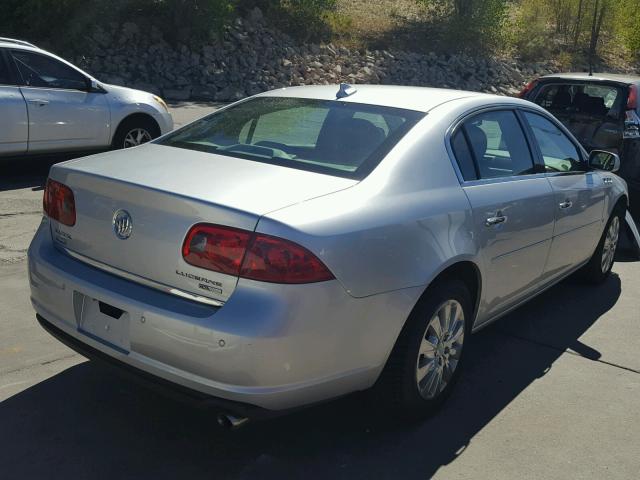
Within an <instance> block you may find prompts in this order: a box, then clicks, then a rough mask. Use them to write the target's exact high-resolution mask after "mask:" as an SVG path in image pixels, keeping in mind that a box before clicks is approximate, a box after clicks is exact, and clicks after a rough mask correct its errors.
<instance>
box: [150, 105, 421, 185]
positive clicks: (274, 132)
mask: <svg viewBox="0 0 640 480" xmlns="http://www.w3.org/2000/svg"><path fill="white" fill-rule="evenodd" d="M424 115H425V114H424V113H422V112H416V111H413V110H402V109H397V108H390V107H381V106H374V105H364V104H357V103H351V102H341V101H335V100H315V99H306V98H282V97H260V98H255V99H251V100H247V101H245V102H241V103H238V104H237V105H235V106H232V107H230V108H227V109H224V110H221V111H220V112H216V113H213V114H211V115H209V116H207V117H204V118H203V119H201V120H198V121H197V122H195V123H193V124H191V125H188V126H186V127H184V128H182V129H180V130H178V131H176V132H174V133H172V134H170V135H169V136H167V137H165V138H163V139H162V140H160V141H159V142H158V143H159V144H161V145H168V146H172V147H179V148H186V149H191V150H200V151H204V152H211V153H216V154H220V155H226V156H229V157H236V158H242V159H248V160H254V161H259V162H266V163H274V164H278V165H283V166H286V167H291V168H297V169H301V170H310V171H315V172H319V173H327V174H330V175H336V176H342V177H348V178H363V177H364V176H366V175H367V174H368V173H369V172H371V171H372V170H373V169H374V168H375V167H376V165H377V164H378V163H379V162H380V160H381V159H382V158H383V157H384V156H385V155H386V154H387V153H388V152H389V151H390V150H391V148H393V146H394V145H395V144H396V143H397V142H398V141H399V140H400V139H401V138H402V136H403V135H405V134H406V133H407V132H408V131H409V130H410V129H411V128H412V127H413V126H414V125H415V124H416V123H417V122H418V121H419V120H420V119H421V118H423V117H424Z"/></svg>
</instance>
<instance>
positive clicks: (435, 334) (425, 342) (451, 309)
mask: <svg viewBox="0 0 640 480" xmlns="http://www.w3.org/2000/svg"><path fill="white" fill-rule="evenodd" d="M471 318H472V306H471V295H470V293H469V290H468V288H467V286H466V285H465V284H464V283H463V282H461V281H459V280H455V279H451V280H444V281H441V282H439V283H438V284H436V285H434V286H432V287H430V288H429V290H428V291H427V292H426V293H425V295H424V296H423V298H422V299H421V300H420V302H419V304H418V305H417V306H416V308H415V309H414V311H413V312H412V313H411V316H410V317H409V319H408V320H407V324H406V325H405V327H404V329H403V330H402V333H401V334H400V336H399V338H398V340H397V342H396V345H395V347H394V349H393V352H392V353H391V356H390V358H389V361H388V362H387V365H386V367H385V370H384V372H383V373H382V376H381V378H380V381H379V382H378V385H377V389H378V395H379V396H380V397H381V400H382V401H383V403H384V404H386V405H390V406H391V407H392V409H393V410H395V412H396V413H399V414H401V415H402V416H403V417H419V416H422V415H424V414H427V413H430V412H431V411H433V410H434V409H435V408H437V407H438V406H439V405H440V404H441V403H442V402H443V401H444V400H445V399H446V398H447V396H448V395H449V394H450V393H451V390H452V389H453V386H454V385H455V383H456V381H457V379H458V377H459V375H460V370H461V367H462V361H463V358H464V357H463V355H464V346H465V344H466V343H467V342H468V340H469V333H470V332H469V325H470V322H471Z"/></svg>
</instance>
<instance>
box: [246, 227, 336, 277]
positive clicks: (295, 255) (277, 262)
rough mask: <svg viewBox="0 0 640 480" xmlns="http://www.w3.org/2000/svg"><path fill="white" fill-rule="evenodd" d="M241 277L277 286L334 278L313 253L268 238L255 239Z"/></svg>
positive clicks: (276, 239) (294, 244)
mask: <svg viewBox="0 0 640 480" xmlns="http://www.w3.org/2000/svg"><path fill="white" fill-rule="evenodd" d="M240 276H241V277H244V278H250V279H252V280H261V281H263V282H275V283H312V282H323V281H325V280H331V279H332V278H334V277H333V275H332V274H331V272H330V271H329V270H328V269H327V267H325V266H324V264H323V263H322V262H321V261H320V260H319V259H318V257H316V256H315V255H314V254H313V253H311V252H310V251H309V250H307V249H306V248H304V247H301V246H300V245H298V244H297V243H293V242H289V241H288V240H283V239H282V238H277V237H271V236H269V235H262V234H256V235H254V237H253V239H252V241H251V244H250V246H249V249H248V250H247V254H246V255H245V257H244V261H243V262H242V269H241V270H240Z"/></svg>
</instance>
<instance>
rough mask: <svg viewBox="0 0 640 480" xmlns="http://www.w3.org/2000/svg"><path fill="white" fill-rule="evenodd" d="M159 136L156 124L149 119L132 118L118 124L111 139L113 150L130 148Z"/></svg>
mask: <svg viewBox="0 0 640 480" xmlns="http://www.w3.org/2000/svg"><path fill="white" fill-rule="evenodd" d="M159 136H160V128H159V127H158V124H157V123H156V122H155V121H154V120H152V119H151V118H142V117H139V118H132V119H129V120H125V121H124V122H122V124H120V126H119V127H118V130H117V132H116V134H115V136H114V137H113V143H112V147H113V148H114V149H116V150H117V149H121V148H131V147H137V146H138V145H142V144H143V143H147V142H149V141H151V140H153V139H154V138H157V137H159Z"/></svg>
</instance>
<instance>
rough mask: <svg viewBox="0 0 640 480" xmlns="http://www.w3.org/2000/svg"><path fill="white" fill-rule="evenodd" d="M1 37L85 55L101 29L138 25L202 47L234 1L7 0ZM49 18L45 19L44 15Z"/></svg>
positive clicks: (173, 40) (170, 39)
mask: <svg viewBox="0 0 640 480" xmlns="http://www.w3.org/2000/svg"><path fill="white" fill-rule="evenodd" d="M2 2H3V3H4V5H3V12H2V15H0V32H2V35H3V36H17V37H21V38H25V39H27V40H31V41H35V42H44V43H45V44H47V45H51V46H52V47H54V48H58V49H61V50H63V51H65V52H70V51H71V52H73V51H76V50H78V51H80V50H82V43H83V41H84V39H85V38H86V36H87V35H89V34H90V33H91V32H92V30H93V29H94V28H95V27H96V26H102V27H105V26H107V25H109V24H110V23H116V24H121V23H124V22H127V21H133V22H136V23H138V24H139V25H141V26H143V27H152V26H153V27H155V28H157V29H158V30H159V31H160V32H161V34H162V35H163V36H164V37H165V38H166V39H167V40H168V41H171V42H183V43H194V42H202V41H203V40H205V39H207V38H208V37H210V36H211V35H215V34H216V33H217V32H219V31H220V29H221V28H222V26H223V25H224V24H225V23H226V22H227V21H228V19H229V17H230V15H231V14H232V13H233V11H234V6H235V3H236V2H235V1H234V0H110V1H108V2H106V1H103V0H2ZM44 12H46V14H44Z"/></svg>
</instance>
